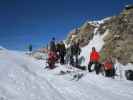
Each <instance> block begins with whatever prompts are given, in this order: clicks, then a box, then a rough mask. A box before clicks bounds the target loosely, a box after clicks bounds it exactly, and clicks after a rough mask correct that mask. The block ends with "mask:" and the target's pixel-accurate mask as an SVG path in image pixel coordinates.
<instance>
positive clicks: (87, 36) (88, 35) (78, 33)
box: [67, 22, 96, 47]
mask: <svg viewBox="0 0 133 100" xmlns="http://www.w3.org/2000/svg"><path fill="white" fill-rule="evenodd" d="M95 28H96V26H95V25H92V24H90V23H88V22H86V23H84V24H83V25H82V26H81V27H80V28H77V29H74V30H72V31H71V32H70V33H69V36H68V38H67V44H70V43H71V42H74V41H80V46H82V47H83V46H85V45H87V44H88V43H89V41H90V40H91V39H92V38H93V35H94V34H93V31H94V29H95Z"/></svg>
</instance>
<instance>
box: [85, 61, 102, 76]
mask: <svg viewBox="0 0 133 100" xmlns="http://www.w3.org/2000/svg"><path fill="white" fill-rule="evenodd" d="M93 64H94V65H95V66H94V70H95V72H96V74H99V72H100V69H101V65H100V64H99V63H98V62H89V64H88V70H89V72H92V70H91V66H92V65H93Z"/></svg>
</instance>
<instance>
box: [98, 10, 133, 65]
mask: <svg viewBox="0 0 133 100" xmlns="http://www.w3.org/2000/svg"><path fill="white" fill-rule="evenodd" d="M105 27H106V28H105ZM106 29H109V30H110V31H109V34H108V35H107V36H106V37H105V38H104V41H105V45H104V47H103V49H102V50H101V52H106V53H107V56H109V55H110V56H113V57H115V58H117V59H118V60H119V62H121V63H122V64H127V63H133V9H129V10H124V11H123V12H122V13H121V14H120V15H118V16H114V17H112V18H111V19H110V20H109V21H107V22H105V23H104V24H103V25H101V27H100V28H99V31H100V30H101V31H104V30H106ZM100 33H101V34H102V32H100ZM105 50H106V51H105Z"/></svg>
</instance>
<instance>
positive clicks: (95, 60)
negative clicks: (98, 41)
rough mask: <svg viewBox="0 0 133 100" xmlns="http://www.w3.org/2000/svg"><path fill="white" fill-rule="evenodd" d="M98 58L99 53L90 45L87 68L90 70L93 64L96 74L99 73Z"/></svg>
mask: <svg viewBox="0 0 133 100" xmlns="http://www.w3.org/2000/svg"><path fill="white" fill-rule="evenodd" d="M99 59H100V54H99V53H98V52H97V51H96V49H95V47H92V52H91V53H90V62H89V64H88V70H89V72H92V69H91V66H92V65H93V64H94V65H95V67H94V70H95V71H96V74H99V70H100V66H99Z"/></svg>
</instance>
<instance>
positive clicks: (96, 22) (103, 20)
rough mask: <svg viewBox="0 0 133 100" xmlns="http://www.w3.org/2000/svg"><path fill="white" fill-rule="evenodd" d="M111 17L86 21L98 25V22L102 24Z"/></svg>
mask: <svg viewBox="0 0 133 100" xmlns="http://www.w3.org/2000/svg"><path fill="white" fill-rule="evenodd" d="M110 18H111V17H107V18H104V19H102V20H97V21H89V22H88V23H89V24H91V25H94V26H97V27H99V26H100V24H103V23H104V22H105V21H107V20H110Z"/></svg>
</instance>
